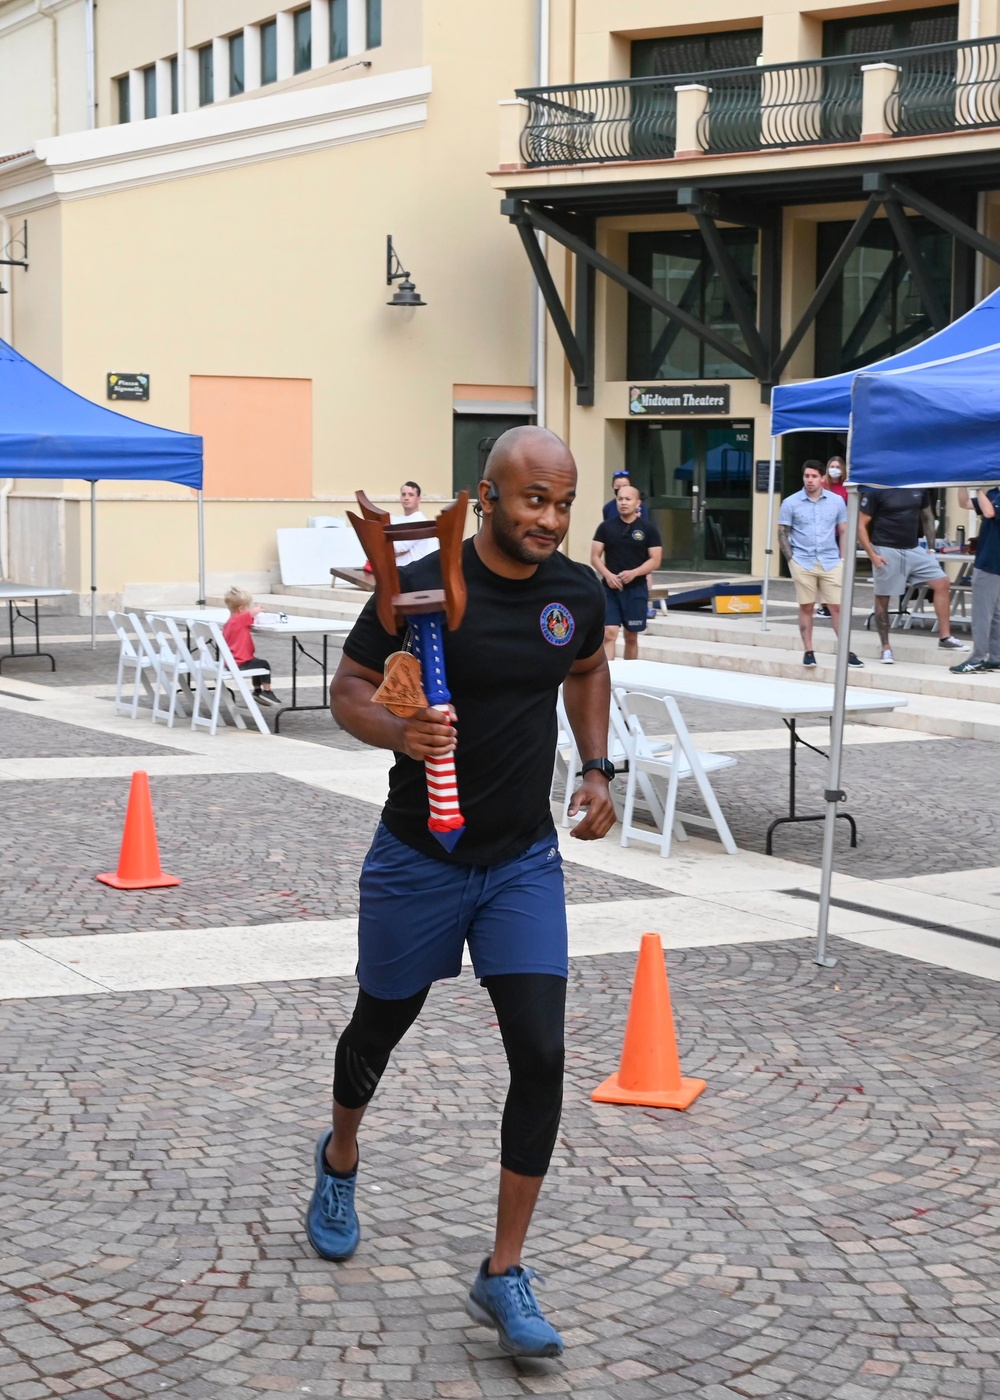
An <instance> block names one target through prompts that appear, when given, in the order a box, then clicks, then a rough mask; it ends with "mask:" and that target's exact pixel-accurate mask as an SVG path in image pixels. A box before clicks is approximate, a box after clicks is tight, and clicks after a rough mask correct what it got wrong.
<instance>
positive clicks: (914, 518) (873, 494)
mask: <svg viewBox="0 0 1000 1400" xmlns="http://www.w3.org/2000/svg"><path fill="white" fill-rule="evenodd" d="M930 503H931V498H930V496H928V494H927V492H926V491H921V490H920V489H919V487H913V486H891V487H889V488H888V489H887V490H885V491H874V490H872V489H871V487H868V486H863V487H862V488H861V495H860V497H859V499H858V506H859V508H860V510H861V514H862V515H870V516H871V517H872V523H871V526H870V528H869V531H868V534H869V538H870V539H871V542H872V544H873V545H875V547H876V548H878V546H879V545H884V546H885V548H886V549H916V547H917V541H918V540H919V539H920V536H921V535H922V534H923V533H924V527H923V522H922V521H921V519H920V515H921V512H922V511H925V510H927V509H928V507H929V506H930Z"/></svg>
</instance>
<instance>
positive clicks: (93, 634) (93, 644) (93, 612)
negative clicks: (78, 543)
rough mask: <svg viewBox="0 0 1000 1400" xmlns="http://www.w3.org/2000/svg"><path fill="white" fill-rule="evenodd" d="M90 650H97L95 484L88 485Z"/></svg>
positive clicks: (94, 482)
mask: <svg viewBox="0 0 1000 1400" xmlns="http://www.w3.org/2000/svg"><path fill="white" fill-rule="evenodd" d="M90 649H91V651H96V650H97V482H96V481H92V482H91V483H90Z"/></svg>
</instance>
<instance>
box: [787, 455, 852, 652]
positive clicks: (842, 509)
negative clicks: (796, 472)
mask: <svg viewBox="0 0 1000 1400" xmlns="http://www.w3.org/2000/svg"><path fill="white" fill-rule="evenodd" d="M846 529H847V507H846V506H845V505H844V502H843V501H842V500H841V498H840V497H839V496H837V495H835V494H834V492H832V491H825V490H824V489H823V464H822V462H815V461H809V462H806V463H805V464H804V465H803V467H802V490H801V491H796V492H795V494H794V495H792V496H786V497H785V499H784V500H783V501H782V503H781V512H780V514H779V516H778V544H779V545H780V547H781V552H782V554H783V555H784V556H785V558H786V559H787V560H788V568H789V572H790V573H791V575H792V581H793V583H794V584H795V600H796V602H797V603H798V605H799V633H800V634H801V637H802V645H803V647H804V648H805V655H804V656H803V658H802V664H803V666H815V665H816V653H815V652H814V651H813V608H814V607H815V605H816V601H817V599H818V600H819V602H821V603H825V604H826V606H827V607H828V608H829V609H830V616H831V618H832V619H833V626H834V630H839V619H840V589H841V580H842V574H843V547H844V541H843V537H844V532H845V530H846ZM849 664H850V665H851V666H863V665H864V662H863V661H860V660H859V659H858V657H856V656H855V655H854V652H853V651H852V652H851V653H850V654H849Z"/></svg>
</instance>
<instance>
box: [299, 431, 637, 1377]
mask: <svg viewBox="0 0 1000 1400" xmlns="http://www.w3.org/2000/svg"><path fill="white" fill-rule="evenodd" d="M575 492H576V466H575V464H574V462H573V458H572V457H571V455H570V453H569V451H568V449H567V448H566V446H565V445H564V443H562V442H561V441H560V439H559V438H557V437H556V436H555V434H554V433H550V432H547V431H546V430H545V429H542V428H514V429H511V430H510V431H509V432H507V433H505V434H503V436H502V437H500V438H499V439H498V440H497V443H496V445H495V446H494V448H493V451H492V452H491V453H490V456H489V460H488V461H487V464H486V472H485V477H484V480H483V481H482V482H480V485H479V502H480V505H481V507H482V511H483V524H482V529H481V531H480V533H479V534H478V535H476V536H475V538H474V539H470V540H466V541H465V543H464V545H463V547H462V567H463V570H464V574H465V580H466V585H467V588H468V606H467V608H466V612H465V617H464V620H463V622H462V625H461V627H459V628H458V629H456V631H454V632H448V631H446V632H445V634H444V651H445V671H446V674H447V678H448V685H449V687H450V689H451V693H452V697H453V703H454V709H455V713H456V721H455V725H454V726H453V725H452V723H451V721H450V720H449V718H448V717H447V716H446V715H443V714H442V713H441V712H439V711H438V710H434V709H424V710H421V711H419V712H418V713H417V714H416V715H415V716H413V717H412V718H409V719H401V718H398V717H397V716H395V715H393V714H392V713H390V712H389V711H388V710H387V709H385V708H384V707H383V706H381V705H377V704H375V705H373V704H372V703H371V701H372V696H373V695H374V693H375V690H376V689H377V687H378V685H379V683H380V682H381V680H382V673H383V666H384V664H385V662H386V659H387V658H388V657H389V655H390V654H391V653H393V652H396V651H399V650H400V648H401V647H402V646H403V644H404V637H403V635H402V634H400V635H399V636H394V637H393V636H389V635H387V634H386V633H385V632H384V631H383V630H382V627H381V626H380V624H379V622H378V618H377V616H376V613H375V607H374V600H372V601H370V602H369V603H368V605H367V606H366V607H365V609H364V611H363V612H362V614H361V616H360V618H359V619H358V622H357V624H356V625H355V627H354V629H353V630H352V632H351V633H350V635H349V637H348V638H347V640H346V642H345V644H344V657H343V660H342V661H341V664H340V666H339V668H338V670H337V674H336V676H335V677H334V679H333V683H332V685H331V687H330V699H331V708H332V710H333V715H334V718H335V719H336V720H337V721H338V723H339V724H340V725H341V726H342V727H343V728H344V729H346V730H347V731H348V732H349V733H351V734H353V735H355V736H356V737H357V738H359V739H363V740H364V741H365V742H366V743H369V744H373V745H375V746H376V747H378V748H387V749H392V750H394V753H395V765H394V767H393V769H392V772H391V773H390V775H389V798H388V801H387V802H386V805H385V807H384V809H383V812H382V821H381V823H380V825H379V828H378V830H377V832H376V834H375V839H374V842H373V843H372V846H371V849H370V850H369V852H368V855H367V857H366V859H365V862H364V866H363V867H362V871H361V880H360V890H361V905H360V912H359V923H358V953H359V956H358V980H359V982H360V988H361V989H360V992H359V994H358V1000H357V1005H356V1007H355V1010H354V1015H353V1017H352V1019H351V1022H350V1024H349V1025H348V1026H347V1028H346V1029H345V1031H344V1032H343V1034H342V1036H341V1037H340V1040H339V1042H338V1044H337V1052H336V1058H335V1066H334V1080H333V1129H332V1131H331V1132H327V1133H325V1134H323V1136H322V1137H321V1138H320V1140H319V1143H318V1145H317V1149H316V1188H315V1191H314V1193H313V1197H312V1200H311V1202H310V1205H309V1209H308V1213H307V1215H306V1231H307V1234H308V1237H309V1240H310V1243H311V1244H312V1245H313V1247H314V1249H316V1251H317V1253H319V1254H320V1255H322V1256H323V1257H324V1258H326V1259H333V1260H339V1259H347V1258H349V1257H350V1256H351V1255H352V1254H353V1252H354V1250H355V1249H356V1248H357V1244H358V1239H359V1227H358V1218H357V1213H356V1210H355V1206H354V1189H355V1182H356V1179H357V1166H358V1147H357V1132H358V1128H359V1126H360V1123H361V1119H362V1116H363V1114H364V1111H365V1108H366V1106H367V1104H368V1102H369V1100H370V1099H371V1098H372V1095H373V1094H374V1092H375V1089H376V1087H377V1086H378V1082H379V1079H380V1077H381V1075H382V1074H383V1072H384V1071H385V1069H386V1066H387V1064H388V1061H389V1057H390V1055H391V1053H392V1051H393V1049H394V1048H395V1046H396V1045H397V1044H398V1042H399V1041H400V1039H401V1038H402V1037H403V1035H404V1034H405V1033H406V1031H407V1030H408V1028H409V1027H410V1025H412V1023H413V1021H414V1020H415V1019H416V1017H417V1015H418V1014H419V1012H420V1009H421V1007H422V1005H423V1002H424V999H425V997H426V996H427V992H428V990H429V989H430V985H431V983H433V982H435V981H437V980H438V979H440V978H446V977H457V976H458V974H459V972H460V970H461V964H462V953H463V949H464V946H465V944H466V943H468V946H469V950H470V953H471V955H472V962H473V967H474V969H475V972H476V975H477V976H478V977H479V978H480V979H481V981H482V982H483V984H484V985H485V986H486V988H487V991H488V992H489V995H490V997H491V999H492V1001H493V1005H494V1008H495V1010H496V1014H497V1022H498V1024H499V1027H500V1033H501V1036H502V1039H503V1044H504V1049H505V1050H506V1053H507V1060H508V1064H509V1066H510V1089H509V1093H508V1096H507V1104H506V1107H505V1109H504V1115H503V1122H502V1125H501V1130H500V1144H501V1152H500V1167H501V1170H500V1196H499V1205H498V1210H497V1227H496V1239H495V1243H494V1247H493V1252H492V1254H491V1255H490V1256H489V1258H487V1259H485V1260H484V1261H483V1264H482V1267H481V1268H480V1270H479V1272H478V1274H477V1276H476V1279H475V1282H474V1283H473V1285H472V1290H471V1292H470V1294H469V1297H468V1300H467V1303H466V1307H467V1310H468V1311H469V1313H470V1314H471V1316H472V1317H474V1318H475V1319H476V1320H477V1321H479V1322H483V1323H485V1324H486V1325H488V1326H493V1327H496V1329H497V1331H498V1333H499V1337H500V1343H501V1346H502V1347H503V1349H504V1350H505V1351H506V1352H508V1353H509V1354H511V1355H519V1356H557V1355H559V1353H560V1352H561V1351H562V1340H561V1338H560V1337H559V1334H558V1333H557V1332H556V1330H555V1329H554V1328H553V1327H552V1326H551V1325H550V1324H549V1323H548V1322H547V1321H546V1319H545V1318H544V1316H543V1315H542V1313H541V1311H540V1310H539V1308H538V1305H537V1302H536V1301H535V1298H534V1295H533V1293H532V1290H531V1272H530V1270H525V1269H523V1268H522V1267H521V1249H522V1246H523V1243H524V1238H525V1234H526V1232H527V1229H528V1224H529V1222H530V1220H531V1215H532V1211H533V1209H534V1206H535V1201H536V1200H537V1197H538V1192H539V1189H540V1188H541V1184H542V1179H543V1177H544V1175H545V1172H546V1170H547V1169H548V1165H549V1159H550V1157H551V1153H552V1149H553V1146H554V1144H555V1138H556V1132H557V1129H558V1125H559V1116H560V1110H561V1104H562V1073H563V1057H564V1050H563V1020H564V1011H565V998H566V977H567V971H568V962H567V938H566V904H565V897H564V894H563V886H562V869H561V864H562V863H561V859H560V856H559V848H558V843H557V840H556V833H555V827H554V825H553V822H552V814H551V808H550V803H549V784H550V781H551V776H552V766H553V761H554V756H555V745H556V734H557V721H556V698H557V694H558V690H559V687H560V685H562V686H563V697H564V701H565V706H566V712H567V714H568V716H569V720H570V723H571V725H572V727H573V732H574V735H575V738H576V741H577V745H578V748H579V752H580V756H581V758H582V759H583V780H582V783H581V784H580V786H579V788H578V789H577V791H576V793H575V794H574V797H573V800H572V803H571V806H570V815H578V814H580V813H581V812H582V813H584V815H583V819H582V820H581V821H580V823H579V825H578V826H577V827H576V828H575V830H574V831H573V832H572V835H573V836H575V837H577V838H578V839H580V840H598V839H600V838H601V837H602V836H604V835H606V834H607V832H608V831H609V830H610V828H611V826H612V825H613V824H614V819H615V817H614V808H613V806H612V803H611V798H610V796H609V793H608V785H609V782H610V779H611V777H613V775H614V769H613V767H612V766H611V765H610V763H609V761H608V759H607V756H606V755H607V739H608V714H609V709H610V701H611V683H610V676H609V673H608V665H607V660H606V658H605V655H604V651H603V648H602V646H601V643H602V640H603V622H604V608H603V600H602V598H601V590H600V586H599V584H598V583H597V580H596V579H595V578H594V576H593V574H592V573H591V572H590V570H589V569H587V568H585V567H584V566H583V565H581V564H574V563H573V562H572V561H570V560H569V559H567V558H566V557H565V556H564V555H562V554H560V553H559V552H558V547H559V544H560V543H561V541H562V539H563V537H564V536H565V534H566V530H567V527H568V525H569V516H570V507H571V506H572V503H573V498H574V495H575ZM402 579H403V585H402V586H403V589H404V590H405V591H420V590H424V589H429V588H440V586H441V565H440V555H439V554H433V555H430V556H429V557H428V558H426V559H422V560H421V561H420V562H419V563H417V564H415V565H414V566H413V567H412V568H410V569H406V570H404V571H403V574H402ZM456 732H457V735H458V738H457V743H456V737H455V736H456ZM451 752H454V756H455V767H456V771H457V778H458V795H459V802H460V805H461V810H462V814H463V816H464V818H465V830H464V832H463V834H462V836H461V839H460V840H459V841H458V843H457V845H456V846H455V847H454V849H453V850H452V851H450V852H448V851H445V850H444V849H443V848H442V847H441V845H440V844H439V843H438V842H437V841H436V840H435V838H434V837H433V836H432V835H431V833H430V832H429V831H428V827H427V821H428V815H429V812H428V801H427V779H426V774H425V768H424V760H425V759H431V758H434V757H442V756H444V755H445V754H448V753H451ZM442 1210H443V1211H444V1212H445V1213H447V1207H446V1206H443V1207H442Z"/></svg>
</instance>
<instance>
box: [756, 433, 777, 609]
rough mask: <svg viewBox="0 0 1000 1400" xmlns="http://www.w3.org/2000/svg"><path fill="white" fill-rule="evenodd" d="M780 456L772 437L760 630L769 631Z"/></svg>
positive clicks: (775, 440) (775, 441) (775, 438)
mask: <svg viewBox="0 0 1000 1400" xmlns="http://www.w3.org/2000/svg"><path fill="white" fill-rule="evenodd" d="M777 457H778V439H777V437H774V436H772V438H771V465H770V468H769V469H768V473H767V534H766V535H765V537H764V588H763V598H762V599H761V619H760V630H761V631H762V632H766V631H767V595H768V590H769V588H770V586H771V556H772V554H773V552H774V551H773V549H772V547H771V532H772V530H773V529H774V477H775V466H776V463H777Z"/></svg>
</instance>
